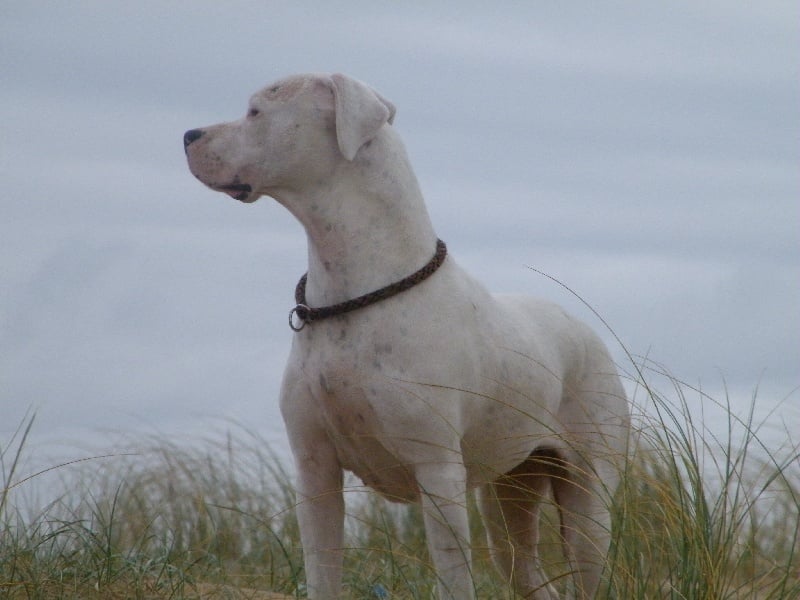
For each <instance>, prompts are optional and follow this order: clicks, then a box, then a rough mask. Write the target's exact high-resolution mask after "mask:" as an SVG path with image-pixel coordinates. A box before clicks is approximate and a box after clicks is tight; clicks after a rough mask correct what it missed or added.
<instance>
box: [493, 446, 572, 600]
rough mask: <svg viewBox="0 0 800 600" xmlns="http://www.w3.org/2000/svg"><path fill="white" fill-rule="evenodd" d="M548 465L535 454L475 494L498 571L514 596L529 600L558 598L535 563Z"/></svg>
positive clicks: (547, 487)
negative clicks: (508, 582) (540, 505)
mask: <svg viewBox="0 0 800 600" xmlns="http://www.w3.org/2000/svg"><path fill="white" fill-rule="evenodd" d="M549 474H550V465H549V464H548V463H547V462H543V461H542V460H541V459H540V457H539V456H538V455H537V453H536V452H534V453H533V454H531V456H530V457H529V458H527V459H526V460H525V461H524V462H523V463H522V464H520V465H519V466H517V467H516V468H515V469H513V470H512V471H511V472H509V473H507V474H505V475H503V476H502V477H500V478H499V479H497V480H496V481H494V482H492V483H490V484H487V485H484V486H482V487H481V488H479V490H478V502H479V506H480V510H481V514H482V515H483V521H484V526H485V527H486V534H487V537H488V541H489V546H490V548H491V553H492V558H493V560H494V562H495V564H496V565H497V567H498V569H500V571H501V572H502V573H503V575H504V576H505V577H507V578H508V580H509V581H510V582H511V583H512V585H513V586H514V589H515V590H516V592H517V594H519V596H520V597H522V598H527V599H533V600H555V599H556V598H558V595H557V594H556V592H555V590H554V589H553V587H552V586H551V585H550V584H549V583H548V578H547V575H546V574H545V573H544V571H543V570H542V566H541V563H540V560H539V550H538V543H539V503H540V502H541V500H542V499H543V498H544V497H545V495H546V494H547V492H548V490H549V485H550V481H549V478H548V476H549Z"/></svg>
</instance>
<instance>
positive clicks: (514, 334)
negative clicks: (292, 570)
mask: <svg viewBox="0 0 800 600" xmlns="http://www.w3.org/2000/svg"><path fill="white" fill-rule="evenodd" d="M394 114H395V108H394V106H393V105H392V104H391V103H390V102H388V101H387V100H386V99H384V98H382V97H381V96H380V95H379V94H378V93H376V92H375V91H374V90H372V89H370V88H369V87H367V86H366V85H364V84H362V83H360V82H358V81H355V80H353V79H350V78H348V77H345V76H343V75H332V76H326V75H300V76H294V77H290V78H287V79H284V80H282V81H279V82H277V83H275V84H274V85H271V86H269V87H266V88H264V89H263V90H261V91H260V92H258V93H256V94H255V95H253V96H252V98H251V99H250V104H249V108H248V110H247V114H246V116H244V117H243V118H242V119H240V120H238V121H234V122H231V123H223V124H219V125H214V126H211V127H205V128H203V129H193V130H191V131H188V132H187V133H186V134H185V137H184V144H185V149H186V154H187V157H188V161H189V168H190V169H191V171H192V173H193V174H194V175H195V176H196V177H197V178H198V179H200V181H202V182H203V183H205V184H206V185H207V186H209V187H211V188H212V189H215V190H219V191H222V192H225V193H227V194H229V195H231V196H232V197H234V198H236V199H237V200H241V201H242V202H254V201H255V200H256V199H258V198H259V197H260V196H264V195H266V196H271V197H272V198H274V199H275V200H277V201H278V202H280V203H281V204H282V205H283V206H285V207H286V208H287V209H288V210H289V211H290V212H291V213H292V214H293V215H294V216H295V217H296V218H297V219H298V220H299V221H300V223H302V225H303V227H304V228H305V231H306V233H307V236H308V273H307V277H304V278H303V279H302V280H301V283H300V284H299V285H298V289H297V291H296V297H297V306H296V307H295V308H294V309H292V311H291V313H290V316H289V320H290V325H291V326H292V328H293V329H294V330H295V331H296V333H295V334H294V339H293V344H292V351H291V356H290V358H289V362H288V364H287V366H286V371H285V374H284V380H283V386H282V391H281V411H282V414H283V418H284V420H285V422H286V427H287V429H288V433H289V439H290V440H291V446H292V452H293V454H294V457H295V460H296V466H297V474H298V481H297V494H298V505H297V513H298V518H299V522H300V534H301V538H302V543H303V548H304V555H305V565H306V576H307V581H308V594H309V597H311V598H317V599H332V598H338V597H339V594H340V589H341V577H342V548H343V540H342V534H343V519H344V500H343V494H342V474H343V470H349V471H352V472H353V473H355V474H356V475H357V476H358V477H360V478H361V479H362V480H363V481H364V483H365V484H366V485H368V486H370V487H372V488H374V489H376V490H378V491H379V492H380V493H381V494H383V495H384V496H386V497H387V498H389V499H391V500H396V501H401V502H412V501H419V502H421V503H422V506H423V509H424V510H423V514H424V522H425V532H426V535H427V541H428V547H429V549H430V555H431V557H432V560H433V563H434V567H435V569H436V573H437V576H438V582H437V585H438V591H439V597H440V598H443V599H444V598H450V599H458V600H461V599H468V598H473V597H474V595H475V591H474V585H473V583H472V578H471V577H470V574H471V571H470V569H471V557H470V549H469V544H470V540H469V528H468V524H467V492H468V490H469V489H471V488H473V487H478V498H479V506H480V508H481V512H482V514H483V517H484V519H485V525H486V529H487V531H488V537H489V542H490V545H491V548H492V552H493V557H494V559H495V561H496V563H497V565H498V566H499V568H500V569H501V571H502V572H503V573H504V574H505V575H506V576H507V577H508V578H509V580H510V581H512V582H513V585H514V586H515V588H516V589H517V591H518V593H519V594H520V595H522V596H524V597H526V598H536V599H541V598H554V597H555V592H554V590H553V588H552V587H551V586H550V585H549V583H548V581H549V579H548V577H547V576H546V575H545V574H544V572H543V570H542V568H541V566H540V564H539V560H538V557H537V547H536V545H537V527H538V523H537V521H538V514H537V503H538V502H539V501H540V500H541V498H542V497H543V496H544V495H546V494H547V493H548V492H549V491H550V490H552V493H553V497H554V499H555V502H556V503H557V505H558V507H559V509H560V516H561V533H562V536H563V539H564V547H565V555H566V559H567V561H568V563H567V565H568V566H567V567H566V569H565V571H564V572H560V573H554V574H552V576H554V577H558V576H567V578H568V579H571V580H572V581H571V585H570V586H569V587H570V588H571V589H572V590H573V593H574V594H575V596H576V597H579V598H590V597H592V596H593V595H594V594H595V592H596V590H597V588H598V585H599V582H600V579H601V573H602V570H603V564H604V560H605V555H606V552H607V549H608V545H609V539H610V522H609V521H610V519H609V510H608V504H609V501H610V496H611V495H612V494H613V491H614V489H615V488H616V486H617V482H618V481H619V470H618V468H619V460H620V459H622V458H623V457H624V456H625V453H626V445H627V433H628V424H629V411H628V404H627V401H626V400H625V395H624V391H623V389H622V386H621V384H620V380H619V377H618V375H617V373H616V370H615V367H614V365H613V364H612V361H611V359H610V358H609V355H608V352H607V351H606V349H605V348H604V346H603V344H602V343H601V341H600V340H599V339H598V338H597V337H596V336H595V335H594V334H593V333H592V332H591V331H590V330H589V329H588V328H587V327H586V326H584V325H583V324H581V323H579V322H578V321H576V320H575V319H573V318H571V317H570V316H568V315H566V314H565V313H564V312H563V311H562V310H561V309H560V308H558V307H557V306H554V305H552V304H547V303H543V302H540V301H537V300H532V299H529V298H525V297H519V296H513V297H512V296H503V297H500V296H493V295H491V294H489V293H488V292H487V291H486V290H485V289H484V288H483V286H482V285H481V284H480V283H478V282H477V281H475V280H474V279H473V278H472V277H470V276H469V275H468V274H467V273H465V272H464V271H463V270H462V269H461V267H459V266H458V264H457V263H456V262H455V261H454V260H453V259H452V258H451V257H450V256H446V248H445V246H444V244H443V243H442V242H440V241H438V240H437V237H436V234H435V233H434V230H433V226H432V225H431V222H430V219H429V217H428V213H427V211H426V208H425V204H424V202H423V199H422V194H421V193H420V190H419V186H418V184H417V180H416V178H415V176H414V173H413V172H412V169H411V166H410V165H409V161H408V158H407V156H406V153H405V150H404V147H403V144H402V143H401V141H400V139H399V137H398V135H397V133H396V132H395V130H394V128H393V127H392V126H391V123H392V121H393V118H394ZM565 574H566V575H565Z"/></svg>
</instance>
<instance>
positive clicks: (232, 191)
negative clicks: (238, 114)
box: [183, 75, 395, 202]
mask: <svg viewBox="0 0 800 600" xmlns="http://www.w3.org/2000/svg"><path fill="white" fill-rule="evenodd" d="M394 114H395V108H394V106H393V105H392V104H391V102H389V101H387V100H386V99H384V98H383V97H382V96H381V95H380V94H378V93H377V92H375V91H374V90H373V89H371V88H370V87H368V86H366V85H365V84H363V83H361V82H359V81H356V80H355V79H351V78H350V77H347V76H345V75H331V76H327V75H296V76H293V77H289V78H287V79H283V80H281V81H278V82H276V83H274V84H272V85H269V86H267V87H265V88H264V89H262V90H261V91H259V92H256V93H255V94H253V96H252V97H251V98H250V102H249V105H248V108H247V113H246V114H245V116H244V117H242V118H241V119H239V120H237V121H231V122H228V123H220V124H218V125H212V126H209V127H203V128H200V129H192V130H189V131H187V132H186V133H185V134H184V136H183V143H184V149H185V151H186V157H187V160H188V162H189V169H190V170H191V172H192V173H193V174H194V175H195V177H197V178H198V179H199V180H200V181H202V182H203V183H204V184H206V185H207V186H209V187H210V188H212V189H214V190H217V191H220V192H225V193H226V194H228V195H230V196H231V197H233V198H235V199H237V200H241V201H242V202H254V201H255V200H257V199H258V198H259V197H260V196H262V195H274V194H275V193H279V192H280V190H282V189H286V190H292V191H301V190H302V189H303V186H304V185H307V184H308V183H309V182H316V183H318V182H320V181H324V180H325V179H326V178H328V177H330V175H331V174H332V173H333V172H334V171H335V169H336V166H337V165H338V164H339V163H340V162H341V161H354V160H356V157H357V154H358V151H359V150H360V149H361V148H362V147H363V146H364V145H365V144H367V142H369V141H370V140H372V139H373V138H374V137H375V136H376V135H377V134H378V132H379V131H380V129H381V128H382V127H383V126H384V125H385V124H386V123H391V122H392V120H393V119H394Z"/></svg>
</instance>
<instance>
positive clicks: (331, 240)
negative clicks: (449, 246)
mask: <svg viewBox="0 0 800 600" xmlns="http://www.w3.org/2000/svg"><path fill="white" fill-rule="evenodd" d="M393 137H394V136H393V135H391V134H390V135H386V136H380V139H376V140H373V142H374V146H375V147H373V148H371V149H370V148H364V149H362V152H361V153H360V154H359V156H357V157H356V160H355V161H353V162H346V161H343V162H342V163H340V164H339V166H338V167H337V169H336V172H335V173H334V174H333V176H332V177H331V178H329V179H328V180H326V181H325V183H324V184H323V185H320V186H317V187H312V186H308V187H307V188H306V189H305V190H303V192H302V194H298V195H297V196H296V197H294V198H285V199H283V201H282V203H283V204H284V205H286V206H287V208H289V210H290V211H291V212H292V213H293V214H294V215H295V217H297V218H298V220H299V221H300V222H301V223H302V225H303V226H304V228H305V230H306V234H307V236H308V284H307V288H306V294H307V295H306V297H307V300H308V302H309V304H310V305H311V306H322V305H328V304H334V303H337V302H342V301H344V300H348V299H350V298H354V297H357V296H360V295H362V294H365V293H368V292H371V291H374V290H376V289H379V288H381V287H384V286H386V285H388V284H390V283H392V282H394V281H397V280H399V279H402V278H404V277H406V276H407V275H409V274H411V273H413V272H415V271H416V270H417V269H419V268H420V267H422V266H423V265H425V264H426V263H427V262H428V261H429V260H430V259H431V257H432V256H433V254H434V252H435V251H436V239H437V238H436V234H435V232H434V230H433V225H432V224H431V221H430V217H429V216H428V211H427V209H426V207H425V202H424V200H423V197H422V193H421V191H420V189H419V184H418V183H417V179H416V177H415V175H414V173H413V171H412V170H411V166H410V163H409V161H408V158H407V156H406V153H405V150H404V148H403V147H402V145H401V144H399V143H398V142H399V140H397V139H392V138H393ZM377 146H383V148H382V149H378V148H376V147H377Z"/></svg>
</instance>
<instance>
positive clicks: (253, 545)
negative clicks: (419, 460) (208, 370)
mask: <svg viewBox="0 0 800 600" xmlns="http://www.w3.org/2000/svg"><path fill="white" fill-rule="evenodd" d="M637 377H639V375H637ZM668 381H669V382H670V386H671V389H670V394H669V397H670V398H677V400H667V398H666V396H662V395H660V394H659V393H657V392H655V391H654V390H653V389H651V388H649V387H648V386H643V387H642V391H641V395H642V396H643V397H644V398H645V400H644V401H643V402H638V401H637V404H640V405H646V406H647V411H646V412H645V411H644V410H642V411H641V413H642V414H640V415H639V416H638V418H637V427H636V429H637V433H636V436H635V439H634V448H633V449H632V457H631V460H630V461H629V463H628V466H627V468H626V472H625V474H624V475H625V476H624V479H623V484H622V486H621V488H620V490H619V492H618V494H617V497H616V501H615V505H614V514H615V519H614V520H615V529H614V531H615V534H614V542H613V547H612V552H611V555H610V557H609V562H608V565H607V573H608V577H609V584H608V586H607V589H604V590H603V592H602V596H603V597H607V598H620V599H639V598H641V599H644V598H646V599H653V598H670V599H724V598H752V599H759V600H766V599H775V600H777V599H797V598H800V534H798V527H799V526H800V460H798V449H797V447H788V446H787V447H782V448H774V447H773V448H770V447H769V446H767V445H766V444H764V443H762V439H761V437H760V436H759V427H758V425H759V424H757V423H754V422H753V421H752V415H750V416H748V417H747V418H745V419H743V420H740V419H737V418H736V417H735V416H734V415H733V414H732V413H731V411H730V410H728V411H727V412H725V414H726V418H727V419H728V427H727V430H728V434H727V435H726V436H722V437H720V436H719V435H713V434H711V433H710V432H709V431H708V430H707V429H705V428H704V427H703V425H702V423H700V422H698V420H697V411H696V410H693V406H694V405H695V404H696V403H697V402H699V401H701V400H702V401H705V402H713V401H712V400H710V399H708V398H702V394H700V393H699V392H697V391H695V390H692V389H690V388H688V387H687V386H685V385H683V384H680V383H679V382H677V381H675V380H674V379H668ZM754 402H755V400H754ZM32 425H33V419H29V420H27V421H26V422H25V423H23V424H21V425H20V429H19V430H18V431H17V433H16V435H15V436H13V437H12V438H11V439H9V440H0V444H2V446H0V452H2V455H0V468H1V470H0V474H2V484H3V487H2V495H0V597H2V598H10V599H17V598H19V599H22V598H25V599H38V598H41V599H51V598H91V599H94V598H98V599H99V598H141V599H145V598H148V599H149V598H253V599H261V600H264V599H275V598H284V597H289V598H302V597H304V589H303V581H304V573H303V568H302V555H301V549H300V545H299V536H298V531H297V524H296V521H295V517H294V511H293V504H294V497H293V493H292V488H291V483H290V477H289V475H288V474H287V472H286V470H285V467H284V465H283V464H281V461H280V460H278V459H277V458H276V456H275V455H273V454H272V453H271V452H270V449H269V447H268V446H267V444H266V443H265V442H264V441H263V439H261V438H260V437H259V435H258V434H257V433H256V432H253V431H250V430H248V429H246V428H244V427H241V426H235V425H234V426H231V428H230V431H229V433H228V434H227V435H224V436H218V437H217V438H214V439H207V440H198V441H196V442H195V443H192V444H176V443H171V442H170V441H167V440H164V439H157V438H152V439H149V438H140V439H136V440H134V441H133V442H130V440H128V441H126V442H125V443H124V445H125V446H126V447H127V446H130V448H129V449H127V450H125V451H121V452H119V453H117V454H115V455H112V456H109V457H105V458H96V459H93V460H86V461H82V462H78V463H74V464H69V465H65V466H61V467H58V468H57V469H56V472H57V473H59V474H60V476H61V481H62V484H61V485H60V486H56V489H54V488H53V486H48V489H47V490H46V491H45V492H44V493H45V494H46V496H47V498H46V499H47V504H46V506H45V507H44V508H43V509H41V510H38V511H37V512H31V509H30V508H29V507H28V506H27V505H26V501H25V499H26V494H25V493H24V492H25V489H26V487H28V486H33V485H34V483H35V481H36V478H35V477H34V478H33V479H29V477H30V474H29V473H25V472H22V468H21V465H22V464H24V460H21V459H24V457H25V453H26V441H27V439H26V438H27V434H28V432H29V431H30V428H31V427H32ZM773 437H774V436H773ZM49 475H52V473H50V474H49ZM351 483H352V484H353V485H352V488H349V489H350V492H349V494H350V497H349V502H348V510H349V513H348V522H347V541H346V543H347V545H348V548H349V550H348V551H347V553H346V558H345V580H346V589H347V593H348V597H349V598H358V599H366V598H389V599H406V598H425V599H429V598H432V597H433V589H434V581H435V575H434V573H433V571H432V569H431V566H430V563H429V561H428V557H427V551H426V549H425V538H424V532H423V527H422V522H421V515H420V513H419V511H418V509H417V508H415V507H397V506H391V505H388V504H386V503H384V502H383V501H380V500H378V499H376V498H375V497H374V496H372V495H370V494H366V493H364V492H363V491H362V490H361V489H360V488H358V487H357V486H356V482H351ZM470 508H471V514H472V516H473V517H474V518H473V519H472V528H473V542H474V550H473V551H474V556H475V568H474V584H475V588H476V592H477V596H478V598H489V599H511V598H514V595H513V592H512V591H511V590H510V588H509V586H508V585H507V583H506V582H505V581H503V580H502V579H501V578H500V577H499V576H498V575H497V573H496V572H495V571H494V569H493V568H492V566H491V561H490V558H489V556H488V552H487V550H486V548H485V542H484V539H485V538H484V535H483V531H482V530H481V524H480V521H479V519H478V518H477V514H476V511H475V509H474V506H471V507H470ZM545 521H546V523H547V526H546V527H545V531H544V532H543V539H542V544H541V546H542V558H543V562H544V564H545V565H546V568H547V569H548V573H549V574H551V576H552V577H553V580H554V584H555V585H556V587H559V586H560V585H561V581H562V577H560V576H561V575H563V566H562V563H561V560H560V553H559V550H558V543H557V541H558V537H557V536H558V534H557V527H556V522H557V519H556V515H555V511H554V510H553V508H552V507H547V509H546V510H545Z"/></svg>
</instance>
